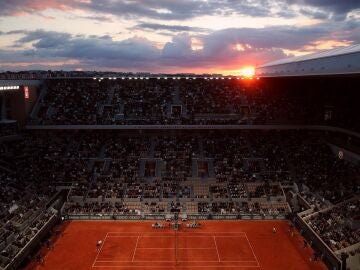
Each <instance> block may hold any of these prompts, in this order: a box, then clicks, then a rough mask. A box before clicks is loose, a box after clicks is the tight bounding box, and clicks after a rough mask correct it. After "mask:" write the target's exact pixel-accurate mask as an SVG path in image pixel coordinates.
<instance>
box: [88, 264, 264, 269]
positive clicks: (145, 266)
mask: <svg viewBox="0 0 360 270" xmlns="http://www.w3.org/2000/svg"><path fill="white" fill-rule="evenodd" d="M93 267H102V268H107V267H109V268H120V267H121V268H124V267H126V268H131V267H135V268H136V267H141V268H149V267H151V268H154V266H151V265H143V266H138V265H126V266H124V265H121V266H93ZM171 267H172V266H156V268H167V269H169V268H171ZM184 267H190V268H195V267H196V268H209V267H216V268H238V269H239V268H255V267H256V268H258V267H259V266H215V265H206V266H200V265H193V266H188V265H186V266H184Z"/></svg>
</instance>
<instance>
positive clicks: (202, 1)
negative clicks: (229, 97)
mask: <svg viewBox="0 0 360 270" xmlns="http://www.w3.org/2000/svg"><path fill="white" fill-rule="evenodd" d="M356 43H360V1H359V0H278V1H271V0H208V1H207V0H181V1H180V0H179V1H177V0H73V1H71V0H0V70H27V69H52V70H59V69H63V70H103V71H104V70H114V71H139V72H141V71H147V72H154V73H156V72H164V73H165V72H166V73H174V72H188V73H191V72H194V73H208V72H211V73H223V74H234V75H236V74H238V73H239V70H240V69H242V68H244V67H245V66H256V65H261V64H263V63H266V62H269V61H272V60H276V59H281V58H285V57H289V56H294V55H300V54H307V53H312V52H316V51H318V50H324V49H331V48H335V47H338V46H347V45H351V44H356Z"/></svg>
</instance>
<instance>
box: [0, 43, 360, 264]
mask: <svg viewBox="0 0 360 270" xmlns="http://www.w3.org/2000/svg"><path fill="white" fill-rule="evenodd" d="M343 58H346V59H347V61H345V60H344V59H343ZM333 63H336V65H335V64H333ZM338 63H344V64H343V65H342V66H339V65H338ZM359 63H360V51H359V46H354V47H352V48H347V49H345V50H341V51H339V50H335V51H331V52H327V54H326V55H325V56H324V55H322V54H320V55H312V56H311V57H307V58H304V57H301V58H300V59H299V58H294V59H291V60H289V61H285V62H277V63H269V64H268V65H264V66H262V67H259V68H258V69H257V70H256V72H257V74H256V76H255V77H232V76H226V77H223V76H221V77H215V76H208V77H205V76H194V77H186V76H184V75H177V76H167V75H166V76H165V75H162V76H147V77H146V76H137V75H127V76H124V75H123V76H117V75H113V74H112V75H111V76H106V75H105V74H102V75H98V76H86V74H80V76H73V77H69V76H63V75H62V74H55V75H53V77H49V78H41V77H40V76H39V75H37V76H39V78H33V79H24V78H20V76H24V75H23V74H20V75H19V74H16V73H14V74H12V75H11V76H17V77H19V78H12V79H4V80H2V81H1V85H2V86H1V88H0V89H1V104H2V107H1V112H2V114H1V115H2V121H1V145H0V146H1V166H0V170H1V193H2V196H1V197H2V199H1V204H2V213H1V245H0V247H1V250H2V251H1V256H0V259H1V260H0V262H1V269H18V268H19V267H24V269H111V268H118V269H134V268H135V269H136V268H140V269H163V268H165V269H198V268H202V269H204V268H205V269H229V268H230V269H358V268H357V267H358V265H359V264H358V262H359V250H360V246H359V243H360V231H359V203H360V200H359V180H360V179H359V175H360V167H359V150H358V149H359V142H360V140H359V138H360V136H359V133H358V132H359V123H360V122H359V115H360V113H359V107H358V99H357V91H358V89H359V87H360V80H359V78H360V77H359V74H360V66H359ZM299 65H300V67H299ZM302 67H304V68H302ZM349 67H351V68H349ZM298 72H299V73H298ZM7 76H9V74H8V75H7ZM27 76H30V75H27ZM31 76H33V75H31ZM283 254H286V256H285V257H284V256H283Z"/></svg>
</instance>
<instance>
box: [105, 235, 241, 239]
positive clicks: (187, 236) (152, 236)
mask: <svg viewBox="0 0 360 270" xmlns="http://www.w3.org/2000/svg"><path fill="white" fill-rule="evenodd" d="M212 236H213V235H197V236H194V235H192V236H190V235H179V236H178V237H182V238H194V237H198V238H202V237H212ZM116 237H136V235H135V236H131V235H125V236H124V235H119V236H108V238H116ZM142 237H143V238H174V237H175V236H174V235H143V236H142ZM217 237H224V238H226V237H229V238H233V237H244V236H233V235H232V236H230V235H217Z"/></svg>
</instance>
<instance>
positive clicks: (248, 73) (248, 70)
mask: <svg viewBox="0 0 360 270" xmlns="http://www.w3.org/2000/svg"><path fill="white" fill-rule="evenodd" d="M239 74H240V75H241V76H244V77H253V76H254V75H255V68H254V67H243V68H242V69H240V70H239Z"/></svg>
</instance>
